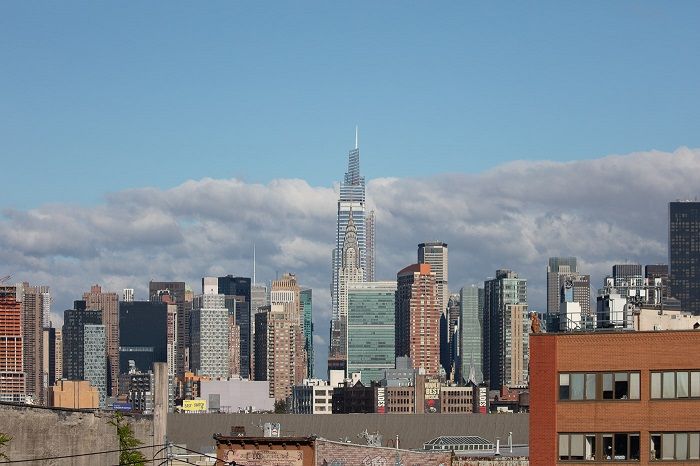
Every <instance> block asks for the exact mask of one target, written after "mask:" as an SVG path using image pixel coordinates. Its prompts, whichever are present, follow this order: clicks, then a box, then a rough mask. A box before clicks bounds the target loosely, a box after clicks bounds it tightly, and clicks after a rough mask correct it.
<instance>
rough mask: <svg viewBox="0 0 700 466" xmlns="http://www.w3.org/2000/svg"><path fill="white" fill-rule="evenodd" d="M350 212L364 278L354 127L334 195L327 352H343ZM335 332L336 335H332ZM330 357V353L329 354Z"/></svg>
mask: <svg viewBox="0 0 700 466" xmlns="http://www.w3.org/2000/svg"><path fill="white" fill-rule="evenodd" d="M351 213H352V221H353V224H354V230H355V234H354V238H355V240H356V241H357V258H356V259H357V262H358V268H360V269H362V278H361V280H360V281H365V280H366V279H367V275H366V272H365V271H366V270H367V268H366V267H367V236H366V228H365V179H364V177H362V176H360V149H359V143H358V133H357V129H356V130H355V148H354V149H352V150H351V151H350V152H349V154H348V171H347V172H346V173H345V178H344V180H343V182H342V183H340V196H339V198H338V212H337V215H338V217H337V225H336V232H335V233H336V234H335V249H333V254H332V261H331V270H332V277H331V340H332V341H331V348H330V353H331V355H336V356H337V355H341V356H342V355H343V354H344V351H345V350H344V345H343V343H344V342H343V341H341V340H339V339H338V337H339V336H340V335H341V334H344V333H345V330H344V329H341V326H343V325H344V324H343V323H342V319H341V312H342V310H341V307H342V306H341V303H340V299H341V297H340V296H341V290H340V271H341V269H342V268H343V251H344V249H345V237H346V231H347V227H348V223H349V222H350V217H351ZM333 335H336V337H333ZM331 357H333V356H331Z"/></svg>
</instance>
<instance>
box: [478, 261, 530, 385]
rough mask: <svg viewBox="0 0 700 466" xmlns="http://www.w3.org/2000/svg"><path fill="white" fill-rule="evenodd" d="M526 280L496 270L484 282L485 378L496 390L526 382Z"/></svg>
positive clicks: (527, 343) (527, 351)
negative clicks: (491, 277)
mask: <svg viewBox="0 0 700 466" xmlns="http://www.w3.org/2000/svg"><path fill="white" fill-rule="evenodd" d="M528 321H529V319H528V309H527V280H525V279H524V278H519V277H518V274H517V273H515V272H513V271H511V270H497V271H496V278H494V279H491V280H486V281H485V282H484V365H483V369H484V379H485V380H488V381H489V382H490V383H489V385H490V386H491V388H493V389H500V388H501V387H502V386H504V385H522V384H525V383H527V375H528V374H527V367H528V362H529V350H528V347H529V340H528V336H529V332H528V324H527V323H528Z"/></svg>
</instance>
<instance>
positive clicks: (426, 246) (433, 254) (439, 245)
mask: <svg viewBox="0 0 700 466" xmlns="http://www.w3.org/2000/svg"><path fill="white" fill-rule="evenodd" d="M418 263H419V264H430V270H431V271H432V272H433V273H434V274H435V284H436V286H437V298H438V308H439V309H440V312H445V309H447V302H448V300H449V299H450V290H449V287H448V285H447V275H448V274H447V268H448V264H447V243H443V242H442V241H431V242H427V243H420V244H419V245H418Z"/></svg>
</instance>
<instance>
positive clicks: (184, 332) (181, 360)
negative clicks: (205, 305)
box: [148, 281, 192, 377]
mask: <svg viewBox="0 0 700 466" xmlns="http://www.w3.org/2000/svg"><path fill="white" fill-rule="evenodd" d="M186 294H187V292H186V287H185V282H154V281H151V282H149V283H148V300H149V301H155V302H158V303H160V302H165V303H170V304H175V305H176V306H177V338H176V340H177V348H176V368H175V373H176V375H177V376H178V377H182V376H183V375H184V374H185V371H186V370H189V367H187V359H186V354H187V351H188V350H189V347H190V312H191V311H192V302H191V301H189V300H187V299H186Z"/></svg>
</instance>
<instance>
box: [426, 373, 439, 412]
mask: <svg viewBox="0 0 700 466" xmlns="http://www.w3.org/2000/svg"><path fill="white" fill-rule="evenodd" d="M424 409H425V413H439V412H440V381H439V380H438V379H433V378H430V379H426V380H425V406H424Z"/></svg>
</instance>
